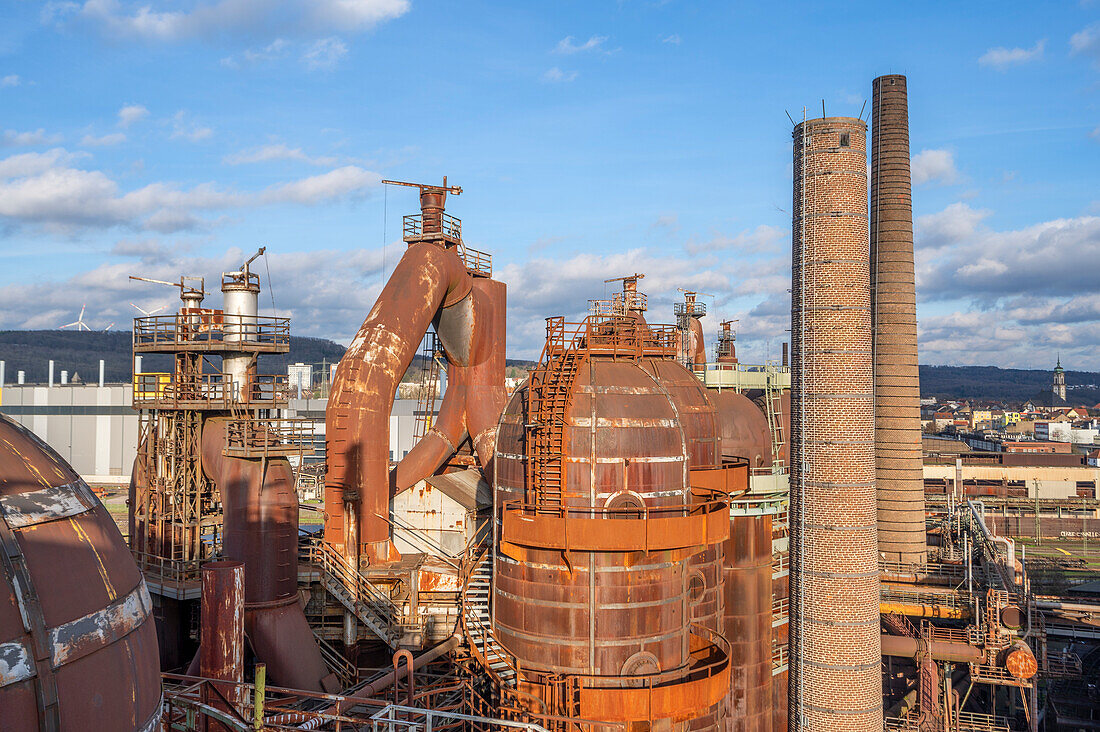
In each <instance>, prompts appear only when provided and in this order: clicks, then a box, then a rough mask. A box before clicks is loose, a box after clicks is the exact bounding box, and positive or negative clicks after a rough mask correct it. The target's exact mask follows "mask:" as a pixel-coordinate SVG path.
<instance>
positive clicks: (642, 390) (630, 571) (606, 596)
mask: <svg viewBox="0 0 1100 732" xmlns="http://www.w3.org/2000/svg"><path fill="white" fill-rule="evenodd" d="M631 322H633V321H631ZM630 327H634V326H633V325H631V326H630ZM570 390H571V397H570V399H569V401H570V406H569V408H568V410H567V411H566V412H565V419H564V425H563V429H562V445H563V449H562V465H563V466H564V471H563V478H562V481H561V502H562V504H563V506H564V507H566V508H565V509H564V510H565V511H567V512H569V511H576V512H579V514H578V515H583V514H584V513H585V509H594V511H592V513H591V515H592V516H605V517H606V518H605V519H603V520H606V521H607V522H608V531H609V532H611V531H612V530H613V528H614V524H616V523H618V522H617V521H616V518H615V517H616V516H619V517H621V518H631V519H640V518H641V517H642V516H643V515H647V512H652V511H654V510H658V511H659V510H660V509H662V508H664V509H683V508H685V507H688V506H691V505H693V503H694V501H695V500H696V499H695V498H694V497H693V494H692V491H691V486H690V480H689V472H690V470H691V469H692V468H694V467H707V468H713V467H716V465H717V463H718V459H719V454H718V435H717V421H716V413H715V408H714V406H713V405H711V404H710V401H709V399H708V395H707V392H706V390H705V389H703V388H702V386H701V385H700V384H699V382H698V380H697V379H695V378H694V376H693V375H692V374H691V373H690V372H689V371H688V370H687V369H686V368H684V367H683V366H682V365H680V364H679V363H677V362H675V361H673V360H672V359H671V357H670V358H653V357H640V358H636V359H622V360H616V359H614V358H606V357H602V356H600V355H597V354H592V355H589V356H588V357H587V358H585V359H584V360H582V361H581V364H580V366H579V369H578V371H577V373H576V375H575V377H574V378H573V380H572V383H571V386H570ZM527 404H528V399H527V393H526V389H521V390H519V391H517V392H516V394H514V395H513V398H512V399H511V400H510V402H509V405H508V407H507V408H506V409H505V412H504V414H503V416H502V418H501V424H500V429H499V431H498V437H497V454H496V460H495V463H496V466H495V501H496V506H497V512H498V517H500V516H501V515H502V511H503V510H505V509H504V507H505V506H506V504H509V503H514V502H523V501H524V500H525V499H526V498H527V497H529V495H530V494H529V488H530V487H529V486H528V485H527V473H526V469H525V466H524V461H525V460H526V459H527V458H526V457H525V455H526V453H527V445H526V440H527V439H528V434H527V430H526V429H525V426H526V425H528V424H529V422H530V421H531V419H532V418H533V417H532V415H529V414H526V406H527ZM608 508H610V509H619V510H620V512H619V513H617V514H615V513H612V514H607V513H603V511H604V509H608ZM634 508H636V509H638V512H637V513H636V514H635V513H633V511H631V510H630V509H634ZM632 523H633V522H632ZM637 523H642V522H640V521H639V522H637ZM642 530H643V531H644V529H642ZM702 541H703V540H702V539H700V542H701V543H702ZM512 554H513V555H510V553H509V551H508V550H506V549H503V548H502V550H501V551H498V552H497V553H496V560H495V569H494V581H493V617H494V620H493V628H494V633H495V635H496V637H497V638H498V639H499V640H500V642H501V643H503V645H504V646H505V647H506V648H507V649H508V650H509V651H510V652H511V653H512V654H513V655H514V656H515V658H516V661H517V664H518V665H519V667H520V668H521V669H524V670H530V671H532V672H537V673H540V674H543V675H545V674H560V675H562V676H570V675H573V676H576V677H583V681H582V684H583V685H584V686H586V687H589V688H592V687H594V688H632V687H641V686H643V685H644V684H645V683H647V682H646V681H645V677H650V678H660V682H659V683H661V684H665V685H667V684H669V683H673V684H674V683H677V682H676V679H677V678H678V675H686V672H687V670H688V668H689V664H691V663H692V658H693V656H692V654H693V653H697V652H698V651H699V648H700V646H699V638H697V637H695V636H694V635H693V634H692V632H691V623H692V621H696V622H698V623H699V625H700V626H702V627H705V628H708V629H710V630H714V631H717V630H718V627H719V617H720V611H721V603H722V597H721V594H720V592H719V586H720V584H719V583H720V572H721V562H722V554H723V552H722V547H721V544H720V543H715V544H712V545H710V546H708V547H707V550H706V551H701V547H699V546H695V547H687V546H681V547H680V548H675V549H667V550H656V551H655V550H650V551H630V550H620V551H615V550H613V549H611V550H607V551H583V550H582V551H576V550H574V551H570V550H565V551H562V550H557V549H549V548H546V549H543V548H535V547H524V548H523V550H522V552H520V553H519V554H518V555H515V554H514V552H513V553H512ZM658 674H660V675H662V676H660V677H657V676H656V675H658ZM723 688H724V687H723ZM521 689H522V690H525V691H528V692H530V693H533V694H535V695H536V696H540V698H543V700H544V701H547V702H549V703H550V704H551V706H553V704H554V700H553V699H552V698H550V695H551V693H552V692H550V691H549V688H548V687H546V686H539V685H537V684H532V685H531V686H530V688H525V687H524V685H523V684H522V683H521ZM668 694H669V696H670V698H672V695H673V694H674V692H668ZM720 696H721V694H719V695H717V696H715V697H713V701H712V702H708V703H706V704H703V705H701V706H700V705H699V703H698V702H699V700H698V699H697V698H696V699H691V700H690V701H689V702H685V703H684V704H683V705H681V706H680V707H679V711H675V710H671V711H669V712H668V713H667V714H659V715H654V714H652V713H651V714H650V715H649V717H646V716H645V715H644V712H642V714H643V717H639V718H637V719H638V720H639V721H642V720H644V721H647V722H654V723H656V722H662V721H663V723H664V724H674V725H675V727H673V728H674V729H693V730H695V729H699V730H705V729H717V726H718V724H719V722H720V719H721V716H722V706H723V702H722V700H721V699H720ZM560 711H561V710H559V713H560ZM580 711H581V714H582V716H584V712H585V710H584V709H583V708H582V709H581V710H580ZM616 711H617V713H618V714H621V715H625V716H624V717H623V718H625V719H630V718H631V717H630V715H631V713H632V712H635V711H638V710H632V709H619V710H616ZM551 713H554V712H551ZM597 718H600V717H597Z"/></svg>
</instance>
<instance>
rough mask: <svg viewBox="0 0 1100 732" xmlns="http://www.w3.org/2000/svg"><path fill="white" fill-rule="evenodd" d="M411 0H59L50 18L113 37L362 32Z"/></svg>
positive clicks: (406, 7) (395, 15)
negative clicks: (181, 0) (181, 1)
mask: <svg viewBox="0 0 1100 732" xmlns="http://www.w3.org/2000/svg"><path fill="white" fill-rule="evenodd" d="M409 7H410V3H409V0H283V1H282V2H264V1H262V0H206V1H201V0H200V1H199V2H194V3H190V5H189V7H187V8H186V9H178V8H179V5H178V4H177V3H169V2H165V1H164V0H161V1H160V2H151V1H150V2H144V0H143V2H142V3H132V2H127V3H123V2H120V1H119V0H86V1H85V2H84V3H77V2H68V3H64V4H60V5H54V6H53V7H52V8H50V9H49V11H48V12H47V13H45V14H44V20H45V21H46V22H63V23H74V22H75V23H85V24H89V25H91V26H92V27H94V28H96V29H98V30H99V31H101V32H102V33H103V34H105V35H107V36H110V37H113V38H122V39H127V38H132V39H138V40H145V41H184V40H191V39H214V38H224V37H226V36H231V37H232V36H237V37H256V36H267V37H269V38H273V37H280V36H285V35H299V36H307V37H308V36H316V35H320V34H325V33H332V32H342V33H349V32H362V31H366V30H370V29H371V28H373V27H374V26H376V25H378V24H379V23H382V22H384V21H387V20H392V19H394V18H398V17H400V16H402V15H404V14H405V13H407V12H408V11H409Z"/></svg>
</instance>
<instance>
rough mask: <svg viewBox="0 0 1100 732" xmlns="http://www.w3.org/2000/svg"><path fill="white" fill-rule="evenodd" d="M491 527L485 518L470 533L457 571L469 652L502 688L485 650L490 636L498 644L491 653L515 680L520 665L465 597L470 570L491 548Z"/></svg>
mask: <svg viewBox="0 0 1100 732" xmlns="http://www.w3.org/2000/svg"><path fill="white" fill-rule="evenodd" d="M491 527H492V524H491V522H489V521H486V522H485V523H484V524H482V525H481V526H480V527H479V528H478V529H477V531H475V532H474V535H473V537H471V539H470V542H469V543H468V544H467V545H466V558H465V561H464V562H463V565H462V572H461V575H460V577H461V581H462V584H461V587H462V592H461V595H460V602H461V614H462V629H463V631H464V632H465V634H466V640H467V643H468V644H469V646H470V652H471V653H472V654H473V656H474V659H475V660H476V661H477V662H478V664H479V665H480V666H481V667H482V670H483V671H485V673H487V674H488V675H489V677H490V678H491V679H492V680H493V683H494V684H495V685H496V686H497V687H498V688H500V689H504V688H506V687H507V686H508V684H507V683H506V682H505V681H504V679H503V678H501V676H500V674H499V673H497V671H496V669H494V668H493V667H492V665H491V662H490V660H489V658H488V656H487V655H486V654H487V653H488V645H489V641H490V640H491V641H492V642H493V643H495V644H496V645H497V646H499V647H500V649H501V650H500V651H499V652H497V653H495V654H493V655H494V656H495V657H496V659H497V660H499V661H502V662H504V664H505V665H506V666H507V667H508V668H509V669H510V670H511V671H512V673H513V674H515V676H516V678H517V680H518V678H519V667H518V666H517V665H516V664H515V662H514V661H513V660H512V657H511V654H509V653H508V652H507V648H505V647H504V645H503V644H501V643H500V641H499V640H497V639H496V636H495V635H493V629H492V627H491V626H489V625H485V624H484V623H482V622H481V621H480V620H479V619H478V617H477V615H476V614H475V613H474V612H472V609H471V607H470V602H469V599H468V598H469V589H470V580H471V578H472V577H473V573H474V571H476V570H477V568H478V567H479V566H480V565H481V563H482V562H483V561H484V560H485V559H486V556H487V555H488V553H489V551H490V549H491V545H489V544H486V543H485V539H486V538H488V535H489V533H490V531H489V530H490V529H491ZM470 626H473V629H474V630H477V631H478V632H479V633H480V635H481V643H482V644H483V645H484V646H485V648H480V647H478V644H477V642H476V641H475V640H474V638H473V634H472V633H471V632H470V630H471V627H470Z"/></svg>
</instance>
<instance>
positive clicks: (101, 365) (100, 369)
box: [99, 358, 107, 389]
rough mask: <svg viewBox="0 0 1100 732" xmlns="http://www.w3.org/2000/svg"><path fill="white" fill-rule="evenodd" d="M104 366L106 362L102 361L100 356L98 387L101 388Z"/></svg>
mask: <svg viewBox="0 0 1100 732" xmlns="http://www.w3.org/2000/svg"><path fill="white" fill-rule="evenodd" d="M106 367H107V362H106V361H104V360H103V359H102V358H101V359H99V388H100V389H102V388H103V377H104V371H105V370H106Z"/></svg>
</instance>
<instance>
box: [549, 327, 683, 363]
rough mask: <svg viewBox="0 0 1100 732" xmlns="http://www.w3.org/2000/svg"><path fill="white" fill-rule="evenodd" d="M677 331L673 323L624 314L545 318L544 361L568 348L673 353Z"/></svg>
mask: <svg viewBox="0 0 1100 732" xmlns="http://www.w3.org/2000/svg"><path fill="white" fill-rule="evenodd" d="M679 337H680V333H679V331H678V330H677V329H676V326H674V325H648V326H646V325H642V324H640V323H639V322H638V321H637V320H635V319H634V318H632V317H629V316H626V315H589V316H588V317H586V318H585V319H584V320H583V321H581V322H579V323H576V322H568V323H567V322H566V321H565V318H562V317H560V316H559V317H556V318H547V319H546V346H545V348H544V349H543V358H542V359H541V360H540V363H541V362H545V361H546V360H548V358H550V357H556V356H558V355H560V354H561V353H562V352H563V351H565V350H567V349H576V350H578V351H580V352H586V353H598V354H600V355H605V356H613V357H624V358H641V357H642V356H675V355H676V349H677V346H678V342H679Z"/></svg>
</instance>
